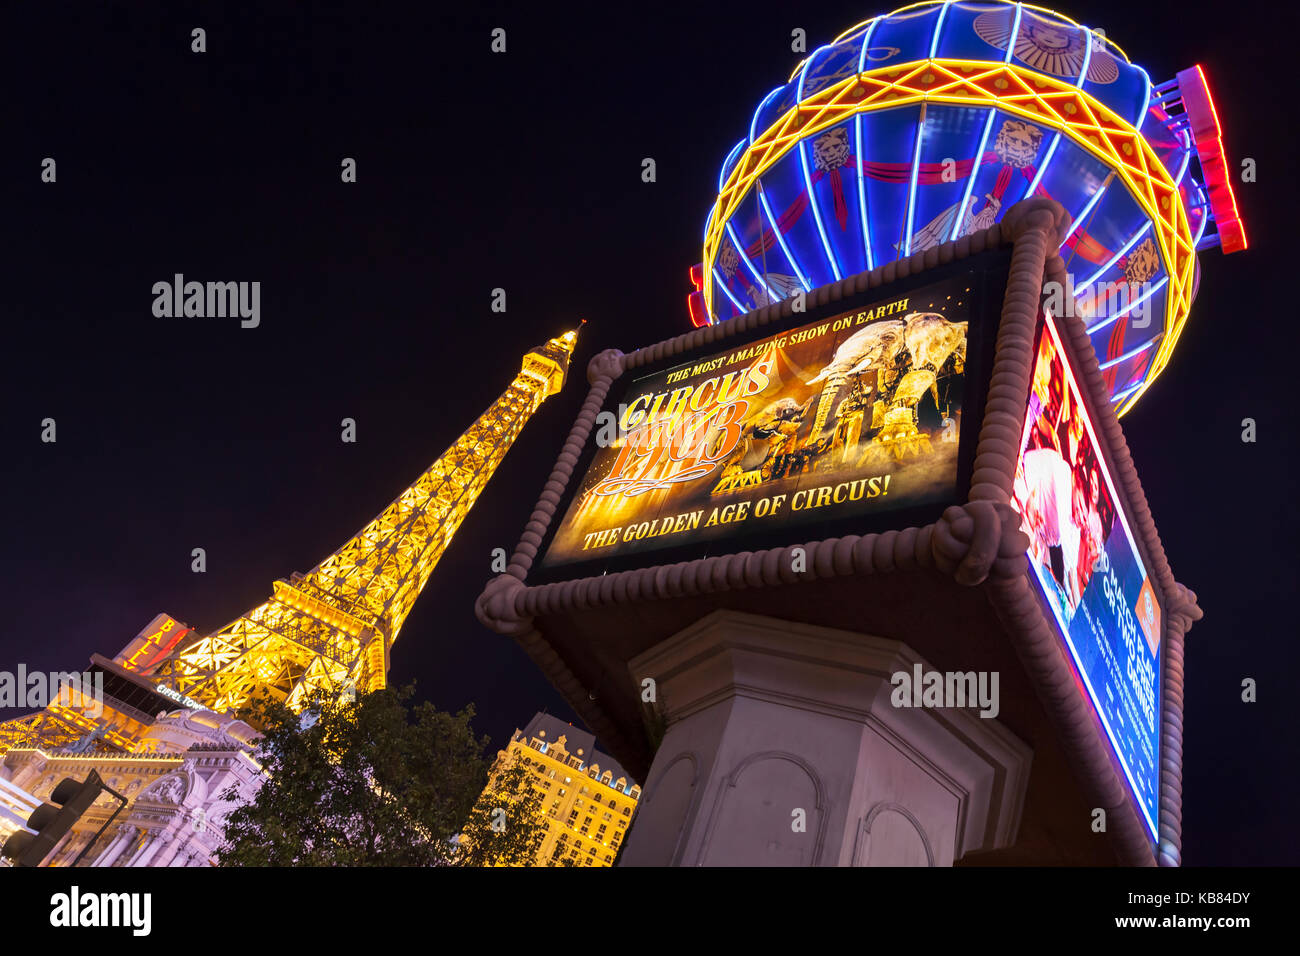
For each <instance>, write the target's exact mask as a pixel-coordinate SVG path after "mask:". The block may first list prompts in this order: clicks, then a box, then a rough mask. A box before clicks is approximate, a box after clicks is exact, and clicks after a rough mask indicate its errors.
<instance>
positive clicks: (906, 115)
mask: <svg viewBox="0 0 1300 956" xmlns="http://www.w3.org/2000/svg"><path fill="white" fill-rule="evenodd" d="M936 57H937V58H941V59H943V58H948V59H961V60H975V61H986V62H989V63H993V64H996V63H1007V64H1016V65H1018V66H1020V67H1023V68H1027V69H1029V70H1032V71H1034V72H1037V73H1042V74H1044V75H1046V76H1050V77H1052V78H1053V79H1054V80H1056V81H1057V82H1065V83H1069V84H1071V85H1073V86H1075V87H1077V88H1079V89H1081V90H1083V91H1084V92H1086V93H1088V94H1089V95H1091V96H1092V97H1093V98H1095V99H1096V100H1098V101H1100V102H1101V103H1102V104H1104V105H1105V106H1107V107H1109V108H1110V109H1111V110H1113V111H1114V112H1115V113H1116V114H1118V115H1119V116H1120V117H1121V118H1122V119H1123V120H1125V121H1126V122H1127V123H1129V124H1130V125H1131V126H1133V127H1135V128H1137V129H1138V130H1139V131H1140V132H1141V133H1142V134H1143V136H1144V137H1145V138H1146V139H1147V141H1148V143H1149V144H1150V145H1151V147H1152V149H1153V150H1154V152H1155V154H1156V156H1157V157H1158V159H1159V161H1160V163H1161V164H1162V165H1163V166H1164V167H1165V168H1166V169H1167V170H1168V171H1169V174H1170V176H1171V177H1172V179H1173V181H1174V182H1175V183H1177V184H1178V188H1179V190H1180V198H1181V200H1182V201H1183V204H1184V207H1185V208H1186V210H1187V216H1188V222H1189V225H1190V230H1191V234H1192V237H1193V240H1194V241H1196V242H1199V241H1200V239H1201V237H1202V234H1203V233H1204V231H1205V227H1206V222H1207V219H1208V216H1207V210H1206V207H1205V202H1204V198H1203V190H1202V188H1201V186H1200V185H1199V184H1198V183H1197V182H1195V180H1194V179H1193V177H1192V173H1193V170H1192V166H1191V162H1190V161H1191V160H1192V159H1193V158H1194V155H1195V147H1194V144H1193V142H1192V139H1191V137H1190V135H1189V134H1188V133H1187V131H1186V130H1185V129H1184V128H1182V127H1180V125H1179V124H1178V123H1177V122H1175V121H1174V119H1173V118H1172V117H1171V116H1170V115H1169V114H1168V113H1167V112H1166V111H1165V110H1164V109H1163V108H1162V106H1161V103H1160V96H1159V91H1158V90H1157V95H1156V96H1154V97H1153V87H1152V84H1151V81H1150V79H1149V77H1148V76H1147V74H1146V72H1145V71H1144V70H1143V69H1142V68H1141V67H1139V66H1136V65H1133V64H1131V63H1130V62H1128V60H1127V59H1126V58H1125V57H1124V56H1123V54H1122V53H1120V52H1119V51H1118V49H1117V48H1115V47H1113V46H1112V45H1110V44H1108V43H1106V42H1105V41H1104V40H1101V39H1099V38H1098V37H1097V36H1096V35H1095V34H1093V33H1092V32H1091V31H1089V30H1088V29H1087V28H1085V27H1081V26H1079V25H1076V24H1074V23H1072V22H1070V21H1068V20H1066V19H1064V18H1061V17H1057V16H1055V15H1053V14H1051V13H1049V12H1047V11H1043V10H1035V9H1030V8H1029V7H1026V6H1023V5H1021V4H1014V3H932V4H926V5H920V6H917V7H912V8H907V9H906V10H903V11H899V12H896V13H893V14H889V15H887V16H883V17H878V18H876V19H875V20H872V21H869V22H868V23H864V24H862V25H860V26H859V27H857V28H855V29H854V30H852V31H850V32H849V33H848V34H846V35H844V36H843V37H841V38H840V39H839V40H837V41H836V42H835V43H833V44H830V45H828V46H825V47H822V48H820V49H818V50H816V51H815V52H814V53H812V54H811V55H810V56H809V57H808V58H807V59H806V61H805V62H804V64H803V66H802V67H801V68H800V69H799V70H797V71H796V73H795V75H794V76H793V77H792V78H791V80H790V81H789V82H787V83H786V84H784V85H782V86H780V87H778V88H777V89H775V90H773V91H772V92H771V93H770V94H769V95H768V96H767V97H765V98H764V99H763V100H762V102H761V103H760V104H759V106H758V108H757V109H756V110H755V112H754V115H753V118H752V120H751V123H750V127H749V129H748V136H747V137H746V138H745V139H743V140H741V141H740V142H739V143H737V144H736V147H735V148H734V149H733V150H732V151H731V153H730V154H729V155H728V157H727V159H726V161H725V162H724V164H723V168H722V170H721V174H720V176H719V188H720V189H721V188H722V184H723V183H725V182H726V180H727V178H728V176H729V175H730V174H731V172H732V170H733V169H734V167H735V165H736V164H737V163H738V162H739V161H740V159H741V157H742V156H743V155H744V154H745V152H746V150H747V149H748V148H749V147H750V146H751V145H752V144H753V143H754V142H755V140H757V139H758V138H759V137H760V136H761V135H762V134H763V133H764V131H766V130H767V129H768V128H769V127H770V126H772V125H773V124H774V123H776V122H778V121H779V120H780V119H781V118H782V117H783V116H785V115H786V114H787V113H788V111H790V110H791V109H792V108H794V107H796V106H797V105H798V104H799V103H801V102H804V101H805V100H807V98H808V97H809V96H812V95H815V94H816V93H817V92H818V91H820V90H824V89H826V88H827V87H829V86H831V85H833V84H836V83H839V82H841V81H843V80H845V79H847V78H849V77H852V76H854V75H855V74H858V73H862V72H866V71H870V70H875V69H878V68H880V67H884V66H889V65H890V64H893V63H898V64H900V65H902V64H906V63H911V62H914V61H918V60H925V59H927V58H936ZM1030 196H1046V197H1049V198H1051V199H1055V200H1056V201H1058V202H1060V203H1061V204H1062V205H1063V206H1064V207H1065V208H1066V210H1067V211H1068V212H1069V213H1070V215H1071V217H1072V228H1071V232H1070V234H1069V235H1068V236H1067V238H1066V240H1065V242H1064V244H1063V245H1062V247H1061V255H1062V257H1063V258H1064V259H1065V262H1066V266H1067V270H1068V271H1069V272H1070V273H1071V275H1072V277H1073V280H1074V285H1075V288H1076V290H1080V296H1081V307H1082V309H1083V312H1084V314H1085V315H1089V316H1090V317H1089V318H1088V319H1087V320H1086V321H1087V323H1088V327H1089V330H1090V333H1091V337H1092V343H1093V346H1094V349H1095V350H1096V353H1097V356H1098V360H1099V361H1100V363H1101V365H1102V369H1103V374H1104V375H1105V377H1106V381H1107V384H1108V387H1109V389H1110V393H1111V396H1112V400H1113V401H1114V402H1115V403H1116V404H1120V403H1122V402H1123V401H1124V400H1125V399H1126V398H1127V397H1128V396H1129V395H1131V394H1132V393H1133V392H1134V391H1135V390H1136V389H1138V388H1139V387H1140V386H1141V385H1142V384H1143V382H1144V381H1145V380H1146V378H1147V376H1148V375H1149V373H1150V372H1151V366H1152V361H1153V359H1154V358H1155V356H1156V354H1157V352H1158V350H1159V346H1160V343H1161V339H1162V337H1163V336H1164V335H1165V334H1166V331H1167V330H1166V327H1165V315H1166V304H1167V303H1166V295H1167V294H1168V292H1169V291H1170V290H1169V277H1168V272H1167V268H1168V266H1167V263H1166V262H1165V261H1164V260H1163V258H1162V255H1161V253H1160V249H1159V244H1158V242H1157V240H1156V237H1155V233H1154V231H1153V229H1154V227H1153V223H1152V221H1151V219H1150V217H1149V216H1148V215H1147V212H1146V211H1145V209H1144V208H1143V206H1142V205H1141V204H1140V203H1139V202H1138V201H1137V200H1136V199H1135V198H1134V196H1133V195H1132V194H1131V193H1130V192H1129V191H1128V188H1127V187H1126V186H1125V185H1124V183H1123V181H1122V180H1121V179H1120V178H1119V177H1118V176H1117V175H1116V173H1115V171H1114V170H1112V169H1111V168H1110V167H1109V166H1108V165H1107V164H1106V162H1103V161H1102V160H1101V159H1099V158H1097V157H1096V156H1094V155H1093V154H1091V153H1089V152H1088V151H1087V150H1085V149H1084V148H1082V147H1081V146H1079V145H1077V144H1076V143H1075V142H1074V141H1072V140H1071V139H1070V138H1069V137H1067V136H1065V135H1062V134H1061V133H1059V132H1057V131H1056V130H1054V129H1053V128H1051V127H1050V126H1048V125H1046V124H1039V123H1035V122H1033V121H1032V120H1028V119H1024V118H1022V117H1020V116H1016V115H1014V114H1012V113H1010V112H1004V111H1003V110H1001V109H999V108H998V107H997V106H996V105H995V104H988V105H984V104H972V105H956V104H939V103H933V102H926V103H923V104H912V105H907V106H900V107H896V108H883V109H881V108H875V109H872V110H869V111H861V112H858V113H856V114H855V115H853V116H851V117H850V118H848V119H846V120H845V121H843V122H841V123H839V124H838V125H834V126H831V127H828V128H823V129H819V130H817V131H816V132H814V133H811V134H809V135H807V136H805V137H804V138H803V139H801V140H799V141H798V142H797V144H796V145H794V146H793V147H792V148H790V149H788V150H787V151H786V152H785V153H784V154H783V155H782V156H781V157H780V158H779V159H778V160H777V161H776V162H775V163H773V164H772V165H771V166H769V167H768V168H767V169H766V170H764V171H763V172H762V174H761V175H760V176H759V177H758V180H757V184H756V186H752V187H750V188H749V190H748V191H747V192H746V194H745V195H744V196H743V198H742V199H741V201H740V204H739V206H738V207H737V208H736V209H735V211H734V212H732V214H731V215H730V216H729V218H728V219H727V221H726V223H725V227H724V236H723V238H722V241H721V243H720V244H719V246H718V247H717V252H716V254H715V255H714V257H713V261H712V262H709V263H706V264H705V268H706V269H708V270H709V271H710V276H711V279H712V283H713V292H712V297H711V298H712V301H711V313H710V315H709V316H708V320H709V321H713V322H716V321H724V320H726V319H730V318H734V317H735V316H738V315H741V314H744V313H745V312H748V311H751V310H752V309H755V308H758V307H761V306H763V305H766V304H768V303H769V302H774V301H778V300H781V299H784V298H786V297H788V296H790V295H791V294H793V293H795V292H797V291H798V290H800V289H803V290H811V289H814V288H816V287H818V286H821V285H825V284H827V283H831V282H835V281H837V280H839V279H841V278H843V277H845V276H849V275H853V274H855V273H858V272H862V271H865V270H870V269H872V268H875V267H877V266H879V265H881V264H883V263H886V262H889V261H891V260H894V259H898V258H900V257H903V256H908V255H911V254H914V253H917V252H921V251H924V250H926V249H928V248H930V247H932V246H936V245H939V244H941V243H943V242H947V241H949V240H952V239H956V238H959V237H960V236H962V235H965V234H968V233H971V232H975V231H978V230H980V229H984V228H987V227H988V226H990V225H992V224H993V223H994V222H997V221H998V220H1000V219H1001V217H1002V215H1003V214H1004V213H1005V212H1006V210H1007V209H1008V208H1010V207H1011V206H1012V205H1014V204H1015V203H1016V202H1018V201H1019V200H1021V199H1024V198H1027V197H1030ZM1108 283H1111V284H1118V283H1124V284H1125V285H1126V286H1128V285H1130V284H1132V286H1133V287H1134V288H1138V289H1140V290H1141V292H1140V294H1139V295H1136V296H1133V299H1132V301H1130V302H1129V303H1128V305H1129V308H1128V310H1127V311H1126V312H1124V313H1123V314H1118V315H1116V314H1115V313H1116V312H1117V311H1118V310H1117V309H1115V308H1109V309H1107V308H1104V306H1105V303H1098V302H1094V301H1093V300H1092V298H1091V297H1089V296H1087V295H1085V294H1083V293H1084V292H1085V291H1086V290H1088V289H1090V288H1092V289H1096V288H1099V287H1100V288H1105V284H1108ZM1094 313H1095V318H1094V317H1092V315H1093V314H1094Z"/></svg>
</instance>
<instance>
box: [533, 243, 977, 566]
mask: <svg viewBox="0 0 1300 956" xmlns="http://www.w3.org/2000/svg"><path fill="white" fill-rule="evenodd" d="M986 281H988V284H996V282H995V280H992V281H989V280H988V276H987V274H986V273H984V272H981V271H976V270H974V269H972V268H970V267H969V266H967V267H966V268H965V269H963V270H962V271H959V272H957V273H956V274H949V275H948V277H947V278H945V279H942V280H941V281H938V282H933V281H932V282H930V283H929V284H926V285H920V286H917V285H915V284H913V287H912V288H910V289H908V290H906V291H904V290H902V289H896V290H894V291H892V292H891V291H889V290H886V289H876V290H872V291H871V293H870V294H869V296H866V297H859V298H858V300H857V301H856V304H855V307H854V308H851V309H845V305H847V304H849V303H848V302H840V303H837V304H836V311H835V312H834V313H832V314H827V315H824V316H822V317H819V318H815V319H812V320H811V321H809V319H808V317H806V316H797V317H796V319H795V320H791V321H792V322H793V321H796V320H798V321H801V322H802V324H799V325H793V324H791V325H790V327H788V328H786V329H785V330H783V331H779V332H775V333H769V334H767V335H766V336H764V337H763V338H759V339H757V340H750V341H747V342H743V343H737V344H736V345H733V346H732V347H731V348H728V349H727V350H725V351H720V352H716V353H713V354H700V355H698V356H697V355H691V356H688V357H687V358H686V359H685V360H682V359H681V358H680V357H679V358H678V360H677V361H676V362H675V364H673V365H671V366H670V367H660V368H655V369H650V370H647V371H646V372H645V373H644V374H642V375H641V376H640V377H638V378H635V379H634V380H632V381H631V382H630V383H628V384H627V385H626V386H625V392H624V393H623V396H622V400H621V402H620V403H619V404H618V405H617V406H611V407H610V409H609V410H608V411H607V412H605V413H603V414H604V415H605V423H606V425H607V426H608V427H606V428H604V429H602V430H601V431H600V432H599V433H598V434H597V441H596V446H597V447H596V448H595V450H594V454H592V456H591V458H590V464H589V466H588V467H587V469H586V473H585V477H584V478H583V480H582V483H581V485H580V486H579V487H578V488H577V490H576V491H575V492H574V493H573V495H572V498H571V499H570V502H569V505H568V509H567V511H566V513H565V514H564V518H563V521H562V522H561V523H560V524H559V526H558V528H557V529H556V531H555V532H554V534H553V537H552V539H551V541H550V544H549V548H548V549H547V553H546V556H545V559H544V562H543V565H542V567H543V569H546V568H555V567H558V566H562V565H570V564H574V563H579V562H592V561H595V562H608V561H611V560H612V559H616V558H625V557H627V556H630V555H637V554H642V553H645V552H651V551H654V552H659V551H662V550H664V549H682V548H687V549H688V553H690V554H694V555H695V556H699V555H701V554H704V553H707V552H708V550H709V545H710V543H713V542H718V541H720V540H721V539H729V538H733V537H738V536H739V537H746V536H765V537H766V538H767V539H768V541H769V542H771V541H780V540H782V536H784V543H785V544H797V543H799V542H801V541H808V540H813V539H814V535H813V534H812V530H813V529H814V527H816V528H818V529H820V530H825V529H826V528H827V527H831V526H835V527H839V526H842V525H843V523H844V522H849V526H848V527H844V528H843V530H841V531H840V532H839V533H848V532H849V531H850V530H852V531H854V532H857V533H860V532H861V531H863V530H867V528H868V525H869V524H870V522H871V520H872V519H874V518H876V517H877V516H886V515H900V516H901V515H903V513H904V512H915V511H916V509H918V508H924V507H925V506H938V507H940V508H941V507H942V506H944V505H947V504H951V503H953V502H954V501H956V500H958V498H959V484H960V477H961V476H960V475H959V471H960V470H961V469H960V467H959V465H960V459H961V458H962V447H963V446H962V440H963V438H966V439H968V440H969V439H970V438H971V437H972V435H970V434H968V433H971V432H974V431H976V430H977V429H978V421H977V420H975V419H972V418H971V413H970V403H969V398H970V382H969V381H968V376H967V364H968V358H969V356H968V351H969V345H970V342H971V339H972V324H974V325H979V324H980V323H979V321H978V320H977V316H978V315H982V314H983V312H984V309H985V304H984V293H983V288H984V286H985V285H986ZM999 288H1000V287H999ZM985 324H986V325H987V324H988V323H987V322H986V323H985ZM968 425H969V426H970V427H967V426H968ZM746 544H747V546H750V547H753V546H755V545H754V544H752V543H750V542H747V543H746ZM691 548H694V550H693V551H690V550H689V549H691ZM718 550H719V549H718V548H717V547H714V548H713V552H714V553H717V552H718ZM728 550H729V549H728ZM658 557H660V556H659V555H656V558H658ZM610 566H617V565H610ZM623 566H627V565H626V564H625V565H623Z"/></svg>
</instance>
